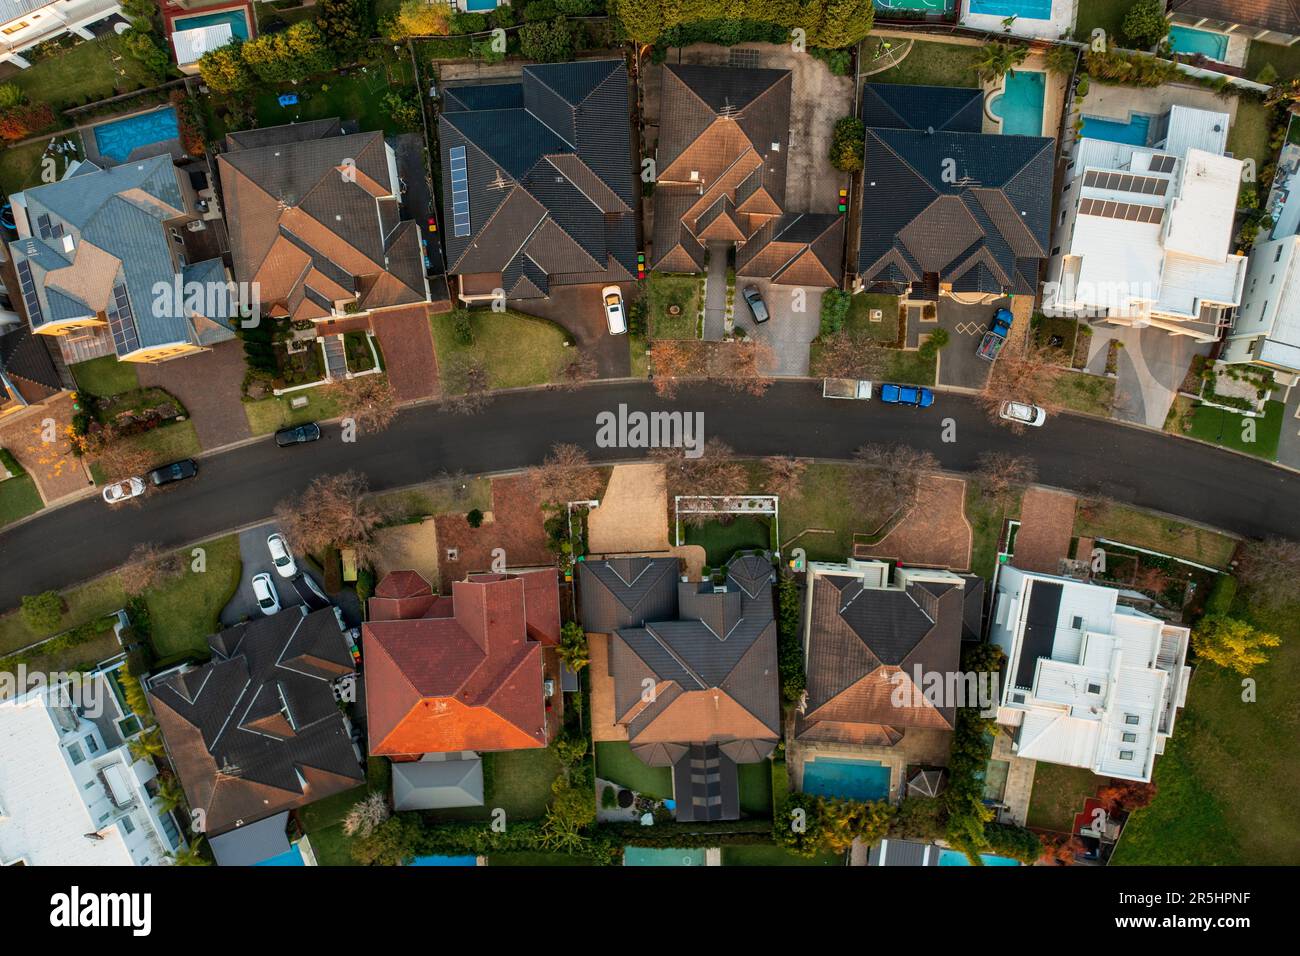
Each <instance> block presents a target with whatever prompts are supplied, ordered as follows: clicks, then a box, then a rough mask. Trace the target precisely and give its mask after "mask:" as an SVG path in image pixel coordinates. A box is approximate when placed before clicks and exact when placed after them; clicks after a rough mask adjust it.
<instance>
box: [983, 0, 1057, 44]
mask: <svg viewBox="0 0 1300 956" xmlns="http://www.w3.org/2000/svg"><path fill="white" fill-rule="evenodd" d="M1076 4H1077V0H1052V18H1051V19H1050V20H1030V19H1027V18H1026V17H1023V16H1021V17H1016V19H1015V20H1014V21H1012V23H1011V28H1010V29H1009V30H1008V29H1006V28H1005V27H1004V26H1003V25H1002V21H1003V19H1005V18H1004V17H1000V16H997V15H996V14H992V13H964V14H962V18H961V22H962V25H963V26H968V27H973V28H974V29H976V30H987V31H989V32H990V33H1003V34H1007V35H1009V36H1017V37H1030V38H1032V37H1038V38H1040V39H1044V40H1055V39H1058V38H1059V37H1060V36H1061V34H1063V33H1069V32H1070V30H1072V29H1073V28H1074V11H1075V6H1076Z"/></svg>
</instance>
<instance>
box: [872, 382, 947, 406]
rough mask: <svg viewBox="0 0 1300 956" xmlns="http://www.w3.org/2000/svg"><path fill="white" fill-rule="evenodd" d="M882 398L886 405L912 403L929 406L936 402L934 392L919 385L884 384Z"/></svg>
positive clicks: (881, 389)
mask: <svg viewBox="0 0 1300 956" xmlns="http://www.w3.org/2000/svg"><path fill="white" fill-rule="evenodd" d="M880 400H881V401H882V402H884V403H885V404H886V405H912V406H914V407H915V408H929V407H930V406H931V405H933V404H934V392H932V391H930V390H929V389H928V388H922V387H921V386H919V385H882V386H880Z"/></svg>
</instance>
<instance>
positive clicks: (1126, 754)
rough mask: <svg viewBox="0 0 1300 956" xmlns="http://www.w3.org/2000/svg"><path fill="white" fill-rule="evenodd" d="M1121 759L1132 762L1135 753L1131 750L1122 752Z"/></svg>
mask: <svg viewBox="0 0 1300 956" xmlns="http://www.w3.org/2000/svg"><path fill="white" fill-rule="evenodd" d="M1119 759H1120V760H1132V759H1133V751H1131V750H1121V751H1120V752H1119Z"/></svg>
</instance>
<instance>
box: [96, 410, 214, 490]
mask: <svg viewBox="0 0 1300 956" xmlns="http://www.w3.org/2000/svg"><path fill="white" fill-rule="evenodd" d="M119 441H121V442H124V443H129V444H131V445H134V446H136V447H138V448H141V449H143V450H144V451H145V453H146V454H147V456H148V458H147V460H148V461H149V464H148V465H146V466H145V470H146V471H147V470H149V469H151V468H157V467H158V466H159V465H166V464H168V463H170V462H173V461H179V460H180V459H182V458H193V457H194V456H195V455H197V454H198V453H199V452H200V451H201V450H202V449H201V448H200V446H199V436H198V434H197V433H196V432H195V431H194V422H192V421H190V420H189V419H186V420H185V421H183V422H172V423H171V424H169V425H160V426H159V427H157V428H153V429H150V430H149V431H147V432H141V433H140V434H138V435H131V436H130V437H128V438H122V439H119ZM90 474H91V477H93V478H94V479H95V484H97V485H102V484H103V483H104V473H103V471H102V470H101V469H100V467H99V465H98V464H92V465H91V466H90Z"/></svg>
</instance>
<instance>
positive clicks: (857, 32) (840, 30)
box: [782, 0, 875, 50]
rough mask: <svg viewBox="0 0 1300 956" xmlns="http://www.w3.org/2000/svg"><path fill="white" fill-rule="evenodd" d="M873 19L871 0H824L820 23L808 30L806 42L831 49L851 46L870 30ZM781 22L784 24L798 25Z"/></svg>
mask: <svg viewBox="0 0 1300 956" xmlns="http://www.w3.org/2000/svg"><path fill="white" fill-rule="evenodd" d="M874 20H875V8H874V7H873V6H872V0H825V8H824V13H823V15H822V17H821V22H820V25H819V26H818V28H817V29H815V30H809V31H808V42H809V43H811V44H815V45H816V46H824V47H829V48H830V49H832V50H837V49H841V48H843V47H849V46H853V45H854V44H855V43H857V42H858V41H859V40H861V39H862V38H864V37H865V36H866V35H867V34H868V33H870V32H871V25H872V23H873V21H874ZM782 22H783V23H784V25H786V26H798V24H797V23H789V22H785V21H784V20H783V21H782Z"/></svg>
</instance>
